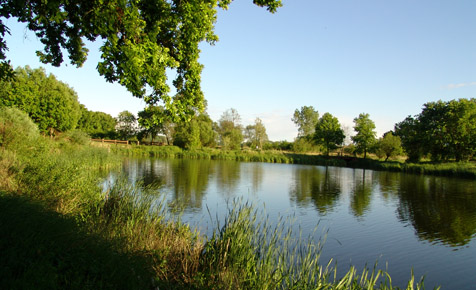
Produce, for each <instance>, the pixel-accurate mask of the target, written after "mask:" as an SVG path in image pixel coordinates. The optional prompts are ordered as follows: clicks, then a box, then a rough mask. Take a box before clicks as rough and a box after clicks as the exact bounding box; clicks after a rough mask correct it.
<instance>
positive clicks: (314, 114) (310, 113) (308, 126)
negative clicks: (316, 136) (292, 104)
mask: <svg viewBox="0 0 476 290" xmlns="http://www.w3.org/2000/svg"><path fill="white" fill-rule="evenodd" d="M291 120H292V121H293V122H294V124H296V126H297V127H298V137H309V136H311V135H312V134H313V133H314V129H315V128H316V123H317V121H318V120H319V112H318V111H317V110H315V109H314V107H313V106H303V107H301V110H298V109H296V110H295V111H294V115H293V118H292V119H291Z"/></svg>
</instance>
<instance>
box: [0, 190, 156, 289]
mask: <svg viewBox="0 0 476 290" xmlns="http://www.w3.org/2000/svg"><path fill="white" fill-rule="evenodd" d="M114 243H116V241H114V242H111V241H105V240H104V239H101V238H100V237H98V236H97V235H91V234H87V233H85V231H84V230H82V229H81V228H80V227H79V226H78V225H77V223H76V222H75V221H74V219H72V218H68V217H65V216H62V215H60V214H58V213H56V212H52V211H49V210H46V209H45V208H44V207H43V206H42V205H41V204H39V203H35V202H32V201H30V200H28V199H27V198H23V197H19V196H10V195H6V194H3V193H1V192H0V269H1V271H0V289H147V288H151V286H152V284H153V278H152V277H153V274H152V272H151V270H150V269H151V267H150V261H148V259H147V258H146V257H144V256H141V255H140V254H137V255H132V254H127V253H121V252H119V251H118V250H114V249H117V248H118V247H116V246H115V244H114ZM117 243H119V242H117ZM116 245H117V244H116Z"/></svg>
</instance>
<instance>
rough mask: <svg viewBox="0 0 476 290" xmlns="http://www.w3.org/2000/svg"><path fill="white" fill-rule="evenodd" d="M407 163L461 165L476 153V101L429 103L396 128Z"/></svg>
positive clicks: (462, 100) (460, 100) (461, 100)
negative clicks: (426, 161) (425, 159)
mask: <svg viewBox="0 0 476 290" xmlns="http://www.w3.org/2000/svg"><path fill="white" fill-rule="evenodd" d="M395 133H396V134H397V135H398V136H400V138H401V139H402V146H403V148H404V149H405V151H406V152H407V154H408V155H409V160H410V161H418V160H419V159H420V158H421V156H422V155H429V156H430V157H431V159H432V160H433V161H441V160H448V159H452V158H454V159H456V160H457V161H464V160H468V159H469V158H471V157H472V156H473V155H474V154H475V153H476V138H475V136H476V99H469V100H468V99H459V100H452V101H448V102H443V101H438V102H429V103H426V104H424V105H423V110H422V112H421V113H420V114H418V115H417V116H415V117H414V118H413V117H410V116H409V117H407V118H406V119H405V120H404V121H402V122H400V123H398V124H396V125H395Z"/></svg>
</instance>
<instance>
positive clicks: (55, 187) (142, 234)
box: [0, 140, 418, 289]
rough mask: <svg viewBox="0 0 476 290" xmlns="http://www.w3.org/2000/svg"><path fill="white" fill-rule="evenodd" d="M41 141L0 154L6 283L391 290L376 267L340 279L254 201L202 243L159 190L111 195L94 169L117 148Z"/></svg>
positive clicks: (315, 250) (115, 189) (117, 186)
mask: <svg viewBox="0 0 476 290" xmlns="http://www.w3.org/2000/svg"><path fill="white" fill-rule="evenodd" d="M43 141H44V143H43V144H42V146H38V147H37V148H35V147H29V148H28V149H26V150H25V151H24V152H21V151H15V150H4V151H1V152H0V161H1V162H0V165H1V166H0V168H1V169H2V170H0V172H2V174H4V175H3V176H4V177H5V179H4V180H3V183H2V186H1V191H0V233H1V234H0V251H1V252H2V255H1V257H0V266H1V267H2V269H4V270H3V271H2V273H0V281H1V282H0V285H1V286H2V287H1V288H2V289H3V288H5V289H19V288H21V289H30V288H35V289H57V288H68V289H120V288H126V289H144V288H151V287H153V288H159V289H231V288H233V289H276V288H281V287H284V289H309V288H314V287H313V286H316V285H318V284H319V285H326V286H325V287H327V288H329V289H330V288H332V289H369V288H372V289H373V288H374V286H375V287H377V288H378V289H393V287H392V286H391V279H390V277H389V276H388V274H387V273H385V272H383V271H380V270H376V269H375V268H374V269H373V270H372V269H370V270H368V269H363V270H362V272H361V273H357V270H356V269H355V268H352V267H351V268H350V270H349V271H348V272H347V274H346V275H345V276H344V277H336V275H335V268H334V267H333V266H332V265H330V263H329V264H327V266H326V265H320V264H319V262H318V260H319V254H320V249H321V247H320V246H319V244H317V245H316V244H314V243H313V242H312V241H308V240H306V239H298V240H297V241H295V240H293V239H290V238H289V236H286V235H288V232H286V231H285V230H284V228H282V229H278V230H275V229H274V228H272V227H269V223H268V222H267V221H266V220H264V221H263V220H260V219H259V218H258V216H257V213H256V211H255V210H254V209H253V207H252V206H251V205H247V204H235V205H233V206H231V209H230V212H229V214H228V216H227V218H226V221H225V223H224V224H223V225H222V226H220V227H217V228H216V229H215V231H214V234H213V237H211V238H210V239H206V240H205V239H204V238H203V237H201V236H200V235H199V233H197V232H196V231H194V230H193V229H191V228H189V226H188V225H186V224H182V223H181V222H180V221H176V220H169V219H167V218H166V217H167V213H166V211H164V209H165V207H164V205H165V204H164V203H162V204H157V200H156V199H150V200H148V199H144V198H143V197H144V196H146V197H154V196H156V192H155V195H154V194H144V191H147V190H148V189H147V188H143V187H140V186H137V185H131V184H130V183H128V182H127V181H123V182H121V181H118V182H115V183H114V184H112V185H111V186H110V187H109V188H108V190H107V191H106V192H104V191H103V190H102V189H101V187H100V186H98V184H97V181H98V179H97V174H96V171H97V170H98V169H100V168H107V167H115V166H118V165H119V163H118V162H120V159H118V158H116V157H115V154H111V153H110V152H109V153H108V152H107V150H102V149H100V148H92V147H88V146H77V145H70V144H67V143H55V142H53V141H48V140H43ZM5 181H8V182H5ZM152 205H153V207H152ZM152 209H153V210H152ZM280 241H290V243H289V244H286V243H284V244H281V242H280ZM296 243H297V244H299V245H301V246H299V247H295V245H296ZM283 247H284V248H283ZM298 249H301V250H302V249H304V250H303V251H302V252H301V250H299V251H300V252H299V253H300V254H299V255H298V254H296V252H295V251H296V250H298ZM293 251H294V252H293ZM303 253H304V255H302V254H303ZM289 261H290V262H289ZM290 263H291V264H290ZM298 265H299V267H297V266H298ZM410 277H411V278H410V282H409V286H408V289H413V286H414V282H415V281H414V277H413V275H411V276H410ZM382 281H383V283H384V284H380V283H381V282H382ZM410 285H411V286H410ZM417 287H418V284H417Z"/></svg>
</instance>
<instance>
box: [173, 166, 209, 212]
mask: <svg viewBox="0 0 476 290" xmlns="http://www.w3.org/2000/svg"><path fill="white" fill-rule="evenodd" d="M172 164H173V172H172V174H171V175H172V177H173V201H172V204H173V206H175V207H177V206H178V207H179V208H183V209H187V210H197V209H201V208H202V201H203V197H204V195H205V194H206V190H207V188H208V181H209V176H210V175H213V174H214V171H215V168H214V167H212V166H211V165H210V160H183V159H179V160H174V162H173V163H172Z"/></svg>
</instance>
